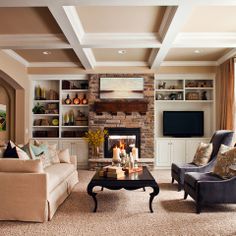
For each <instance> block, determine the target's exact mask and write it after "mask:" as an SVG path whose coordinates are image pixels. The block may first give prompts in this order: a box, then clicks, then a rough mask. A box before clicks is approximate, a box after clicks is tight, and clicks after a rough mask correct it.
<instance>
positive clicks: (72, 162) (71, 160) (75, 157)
mask: <svg viewBox="0 0 236 236" xmlns="http://www.w3.org/2000/svg"><path fill="white" fill-rule="evenodd" d="M70 162H71V164H73V165H74V166H75V169H76V170H77V156H76V155H71V156H70Z"/></svg>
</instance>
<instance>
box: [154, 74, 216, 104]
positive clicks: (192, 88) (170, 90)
mask: <svg viewBox="0 0 236 236" xmlns="http://www.w3.org/2000/svg"><path fill="white" fill-rule="evenodd" d="M173 77H175V76H173ZM213 95H214V81H213V79H211V78H206V77H204V78H201V77H198V78H194V79H192V78H191V76H189V77H188V76H183V77H182V78H171V76H169V77H168V78H167V77H166V78H162V79H160V80H158V79H157V80H156V83H155V97H156V100H157V101H158V102H162V101H164V102H167V101H171V102H183V101H184V102H213V100H214V99H213Z"/></svg>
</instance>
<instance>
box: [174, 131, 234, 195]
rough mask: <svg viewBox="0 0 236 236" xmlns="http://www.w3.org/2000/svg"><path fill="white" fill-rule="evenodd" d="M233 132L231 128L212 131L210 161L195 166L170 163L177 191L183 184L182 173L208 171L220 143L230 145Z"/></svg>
mask: <svg viewBox="0 0 236 236" xmlns="http://www.w3.org/2000/svg"><path fill="white" fill-rule="evenodd" d="M233 134H234V132H233V131H231V130H218V131H216V132H215V133H214V135H213V136H212V138H211V141H210V142H211V143H212V144H213V151H212V154H211V158H210V161H209V162H208V163H207V164H206V165H204V166H196V165H195V164H193V163H186V164H182V165H177V164H175V163H172V165H171V177H172V183H174V180H176V181H177V182H178V191H181V189H182V188H183V185H184V175H185V173H187V172H199V173H205V172H210V171H211V170H212V168H213V166H214V163H215V161H216V157H217V153H218V151H219V148H220V145H221V144H224V145H230V144H231V142H232V138H233Z"/></svg>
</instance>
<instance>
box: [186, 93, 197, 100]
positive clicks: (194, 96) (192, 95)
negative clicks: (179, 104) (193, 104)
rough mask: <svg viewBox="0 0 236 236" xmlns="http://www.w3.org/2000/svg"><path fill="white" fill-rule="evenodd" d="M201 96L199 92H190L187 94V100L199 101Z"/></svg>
mask: <svg viewBox="0 0 236 236" xmlns="http://www.w3.org/2000/svg"><path fill="white" fill-rule="evenodd" d="M199 99H200V95H199V93H198V92H189V93H186V100H199Z"/></svg>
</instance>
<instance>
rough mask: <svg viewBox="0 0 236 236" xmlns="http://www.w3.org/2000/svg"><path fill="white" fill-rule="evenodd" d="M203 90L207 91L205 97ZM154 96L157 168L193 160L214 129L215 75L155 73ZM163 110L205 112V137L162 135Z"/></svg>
mask: <svg viewBox="0 0 236 236" xmlns="http://www.w3.org/2000/svg"><path fill="white" fill-rule="evenodd" d="M190 86H191V87H190ZM203 92H206V93H205V95H206V97H204V100H203ZM189 93H190V94H189ZM191 93H193V94H191ZM155 98H156V100H155V159H156V167H157V168H170V166H171V163H172V162H175V163H186V162H190V161H192V159H193V156H194V153H195V151H196V148H197V146H198V144H199V143H200V142H208V141H209V140H210V137H211V136H212V134H213V132H214V131H215V75H214V74H160V75H156V76H155ZM190 98H191V99H190ZM192 99H193V100H192ZM205 99H207V100H205ZM163 111H203V112H204V136H203V137H191V138H175V137H166V136H163V117H162V116H163Z"/></svg>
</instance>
